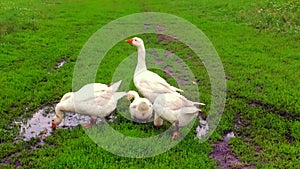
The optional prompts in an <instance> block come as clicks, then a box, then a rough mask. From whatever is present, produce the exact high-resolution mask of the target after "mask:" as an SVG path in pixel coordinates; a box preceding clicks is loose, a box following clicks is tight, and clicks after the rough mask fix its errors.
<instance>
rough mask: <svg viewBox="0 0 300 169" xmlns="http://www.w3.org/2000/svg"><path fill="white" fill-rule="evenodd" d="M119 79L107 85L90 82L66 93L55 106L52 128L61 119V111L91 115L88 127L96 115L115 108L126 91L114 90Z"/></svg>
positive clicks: (105, 114) (101, 116)
mask: <svg viewBox="0 0 300 169" xmlns="http://www.w3.org/2000/svg"><path fill="white" fill-rule="evenodd" d="M121 82H122V81H121V80H120V81H119V82H117V83H114V84H112V85H111V86H107V85H106V84H101V83H91V84H87V85H85V86H83V87H82V88H81V89H79V90H78V91H76V92H69V93H66V94H65V95H64V96H63V97H62V99H61V100H60V102H59V103H58V104H57V105H56V107H55V113H56V114H55V116H54V117H53V118H52V128H53V129H55V128H56V126H57V125H58V124H60V123H61V121H62V119H63V112H75V113H78V114H83V115H89V116H91V123H88V124H85V125H84V127H90V126H92V125H93V124H95V123H96V119H97V117H100V118H104V117H106V116H108V115H110V114H111V112H112V111H114V110H115V109H116V105H117V102H118V100H119V99H120V98H122V97H123V96H125V95H126V92H116V91H117V90H118V88H119V86H120V85H121Z"/></svg>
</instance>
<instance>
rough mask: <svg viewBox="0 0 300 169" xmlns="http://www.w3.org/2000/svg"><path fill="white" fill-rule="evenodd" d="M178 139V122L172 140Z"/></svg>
mask: <svg viewBox="0 0 300 169" xmlns="http://www.w3.org/2000/svg"><path fill="white" fill-rule="evenodd" d="M178 138H179V121H178V120H176V121H175V126H174V132H173V137H172V140H176V139H178Z"/></svg>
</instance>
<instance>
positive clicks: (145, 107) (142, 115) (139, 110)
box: [126, 90, 153, 122]
mask: <svg viewBox="0 0 300 169" xmlns="http://www.w3.org/2000/svg"><path fill="white" fill-rule="evenodd" d="M132 98H133V99H134V100H133V102H132V103H131V104H130V106H129V111H130V115H131V118H132V119H133V120H134V121H138V122H147V121H149V120H150V118H151V117H152V113H153V106H152V103H151V102H150V101H149V100H148V99H146V98H140V96H139V94H138V93H137V92H136V91H133V90H131V91H129V92H128V93H127V97H126V101H127V102H129V101H130V100H131V99H132Z"/></svg>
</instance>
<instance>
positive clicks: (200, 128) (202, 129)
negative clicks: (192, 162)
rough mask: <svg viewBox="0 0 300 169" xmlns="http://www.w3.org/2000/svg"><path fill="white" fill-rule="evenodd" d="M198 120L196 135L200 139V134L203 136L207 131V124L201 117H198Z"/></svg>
mask: <svg viewBox="0 0 300 169" xmlns="http://www.w3.org/2000/svg"><path fill="white" fill-rule="evenodd" d="M199 117H200V116H199ZM199 122H200V125H199V126H197V128H196V137H197V138H199V139H201V137H202V136H205V135H206V134H207V132H208V130H209V126H208V123H207V121H205V120H203V119H202V118H201V117H200V120H199Z"/></svg>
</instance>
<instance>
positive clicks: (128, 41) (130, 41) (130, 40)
mask: <svg viewBox="0 0 300 169" xmlns="http://www.w3.org/2000/svg"><path fill="white" fill-rule="evenodd" d="M125 42H127V43H130V44H131V43H132V42H133V39H127V40H125Z"/></svg>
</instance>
